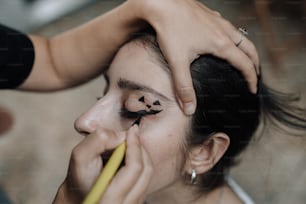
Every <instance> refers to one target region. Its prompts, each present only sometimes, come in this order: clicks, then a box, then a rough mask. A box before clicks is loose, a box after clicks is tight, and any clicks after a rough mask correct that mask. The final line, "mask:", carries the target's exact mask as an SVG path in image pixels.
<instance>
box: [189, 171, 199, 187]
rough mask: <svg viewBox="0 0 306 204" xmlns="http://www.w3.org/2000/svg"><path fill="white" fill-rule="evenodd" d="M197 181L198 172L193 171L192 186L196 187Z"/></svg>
mask: <svg viewBox="0 0 306 204" xmlns="http://www.w3.org/2000/svg"><path fill="white" fill-rule="evenodd" d="M196 179H197V172H196V170H195V169H192V170H191V177H190V184H192V185H195V184H196Z"/></svg>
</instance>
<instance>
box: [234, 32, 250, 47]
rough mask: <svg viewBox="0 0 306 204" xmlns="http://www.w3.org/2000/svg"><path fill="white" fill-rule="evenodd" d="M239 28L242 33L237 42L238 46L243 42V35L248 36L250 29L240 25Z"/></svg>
mask: <svg viewBox="0 0 306 204" xmlns="http://www.w3.org/2000/svg"><path fill="white" fill-rule="evenodd" d="M238 30H239V31H240V33H241V35H240V40H239V41H238V42H237V43H235V45H236V47H239V45H240V44H241V43H242V41H243V37H244V36H247V35H248V34H249V33H248V31H247V29H245V28H241V27H239V28H238Z"/></svg>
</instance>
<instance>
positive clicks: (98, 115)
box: [74, 100, 116, 136]
mask: <svg viewBox="0 0 306 204" xmlns="http://www.w3.org/2000/svg"><path fill="white" fill-rule="evenodd" d="M115 107H116V106H115V105H114V104H113V103H112V101H109V100H104V101H99V102H98V103H97V104H96V105H94V106H93V107H91V108H90V109H89V110H88V111H87V112H85V113H84V114H82V115H81V116H80V117H79V118H78V119H77V120H76V121H75V122H74V128H75V130H76V131H77V132H78V133H80V134H82V135H85V136H86V135H88V134H91V133H93V132H94V131H96V130H97V128H99V127H102V128H108V129H113V128H114V127H113V126H114V125H116V124H115V121H116V115H115V114H114V113H115V112H116V111H115V110H114V108H115Z"/></svg>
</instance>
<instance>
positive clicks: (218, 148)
mask: <svg viewBox="0 0 306 204" xmlns="http://www.w3.org/2000/svg"><path fill="white" fill-rule="evenodd" d="M229 144H230V138H229V136H228V135H227V134H225V133H222V132H217V133H214V134H213V135H211V136H210V137H209V139H208V140H207V141H205V142H204V143H203V144H201V145H198V146H195V147H192V148H191V149H190V150H189V151H188V157H187V160H186V164H185V172H188V173H189V174H191V171H192V169H194V170H195V171H196V173H197V174H203V173H205V172H207V171H209V170H210V169H212V168H213V166H214V165H215V164H216V163H217V162H218V161H219V160H220V159H221V157H222V156H223V155H224V153H225V151H226V150H227V149H228V147H229Z"/></svg>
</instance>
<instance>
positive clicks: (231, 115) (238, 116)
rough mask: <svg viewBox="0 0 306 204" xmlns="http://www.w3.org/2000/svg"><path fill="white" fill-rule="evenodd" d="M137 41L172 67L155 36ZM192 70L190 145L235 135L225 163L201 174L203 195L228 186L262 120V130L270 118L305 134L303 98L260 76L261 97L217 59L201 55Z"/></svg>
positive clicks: (200, 182)
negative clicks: (226, 178)
mask: <svg viewBox="0 0 306 204" xmlns="http://www.w3.org/2000/svg"><path fill="white" fill-rule="evenodd" d="M135 42H136V43H137V42H140V43H141V44H143V46H144V47H145V48H149V49H150V50H152V51H153V53H154V54H157V60H158V61H159V62H160V63H161V64H162V65H164V66H168V65H167V62H166V60H165V58H164V57H163V55H162V52H161V50H160V49H159V46H158V43H157V41H156V37H154V35H151V34H141V35H140V36H139V35H138V36H137V37H136V40H135ZM155 58H156V56H155ZM190 69H191V76H192V80H193V85H194V89H195V92H196V98H197V108H196V111H195V114H194V115H193V117H192V122H191V131H190V133H189V135H188V136H189V137H187V145H188V146H189V147H191V146H196V145H199V144H203V142H205V141H206V140H207V139H208V138H209V137H210V135H212V134H213V133H215V132H224V133H226V134H227V135H228V136H229V137H230V145H229V148H228V149H227V151H226V152H225V154H224V155H223V157H222V158H221V159H220V161H218V162H217V164H216V165H215V166H214V167H213V168H212V169H211V170H210V171H209V172H207V173H205V174H204V175H201V176H200V178H199V179H200V180H198V182H197V183H198V185H199V186H200V190H201V191H202V192H208V191H211V190H213V189H215V188H217V187H218V186H220V185H222V184H223V183H224V174H225V173H226V171H227V170H228V169H229V167H231V166H233V165H234V164H236V163H237V162H236V160H235V158H236V156H237V155H238V154H239V153H241V152H242V151H243V150H244V149H245V148H246V147H247V146H248V144H249V142H250V140H251V138H252V136H253V135H254V133H255V131H256V130H257V128H258V126H259V122H260V121H263V130H264V128H265V125H266V121H268V120H269V121H271V122H272V125H274V127H276V128H278V129H281V130H285V131H289V130H288V129H287V128H286V127H289V128H292V129H293V130H294V129H299V130H306V110H305V109H302V108H298V107H296V106H295V104H294V103H295V102H296V101H298V100H299V97H297V96H296V95H294V94H285V93H281V92H278V91H275V90H272V89H270V88H268V87H267V86H266V85H264V84H263V83H262V80H261V78H258V93H257V94H252V93H250V91H249V89H248V86H247V82H246V81H245V79H244V77H243V76H242V74H241V73H240V72H239V71H237V69H235V68H234V67H233V66H232V65H230V64H229V63H228V62H227V61H225V60H222V59H219V58H217V57H214V56H212V55H203V56H200V57H199V58H198V59H196V60H195V61H194V62H193V63H192V64H191V66H190Z"/></svg>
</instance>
